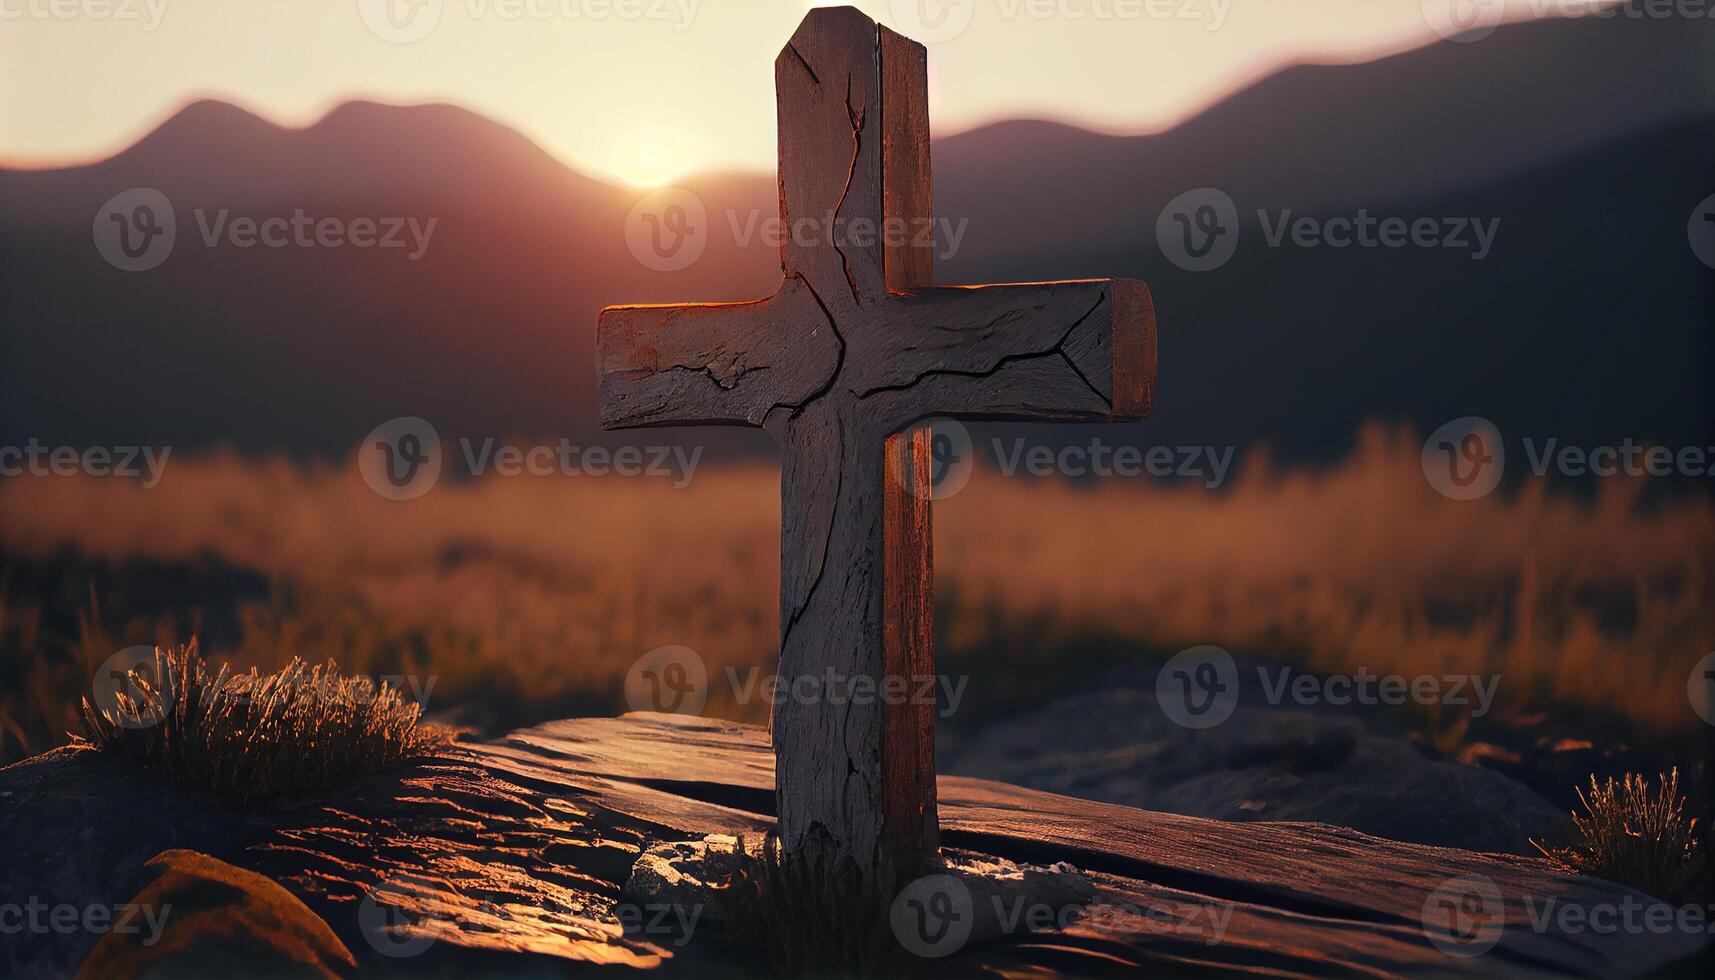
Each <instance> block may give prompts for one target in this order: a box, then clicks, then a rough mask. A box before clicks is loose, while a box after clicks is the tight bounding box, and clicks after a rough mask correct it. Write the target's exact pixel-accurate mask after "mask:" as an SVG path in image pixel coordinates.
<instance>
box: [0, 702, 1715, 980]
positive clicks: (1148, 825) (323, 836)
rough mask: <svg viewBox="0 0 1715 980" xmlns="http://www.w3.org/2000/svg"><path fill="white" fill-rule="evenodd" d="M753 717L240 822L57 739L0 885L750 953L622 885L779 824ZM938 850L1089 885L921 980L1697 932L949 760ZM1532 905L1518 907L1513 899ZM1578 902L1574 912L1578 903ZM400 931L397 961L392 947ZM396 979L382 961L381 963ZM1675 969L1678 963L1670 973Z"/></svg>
mask: <svg viewBox="0 0 1715 980" xmlns="http://www.w3.org/2000/svg"><path fill="white" fill-rule="evenodd" d="M774 765H775V758H774V753H773V752H772V750H771V747H770V744H769V736H768V733H767V732H766V731H765V730H763V729H761V728H757V727H753V726H747V725H740V724H735V723H729V722H723V721H718V720H711V719H704V718H697V717H690V716H678V715H657V714H634V715H627V716H625V717H622V718H591V719H572V720H566V721H558V722H552V723H549V724H545V725H540V726H537V727H534V728H530V729H524V730H520V731H517V732H514V733H513V734H511V735H509V736H507V737H506V738H503V739H500V740H498V741H496V742H494V743H490V744H485V745H464V746H459V747H457V748H455V749H452V750H449V751H448V752H447V753H445V754H444V756H442V757H440V758H436V759H432V760H427V761H425V762H423V763H421V764H418V765H414V766H409V767H405V768H402V769H398V770H394V771H390V772H384V773H378V774H375V775H373V776H369V777H366V778H364V779H362V780H360V781H358V782H356V783H353V784H351V785H349V786H347V787H345V788H343V789H340V790H338V791H336V792H334V793H332V794H330V795H328V796H325V797H321V798H317V799H312V800H306V801H302V802H299V803H296V804H293V805H290V806H283V807H279V808H276V809H275V810H272V811H270V812H267V813H263V814H248V815H247V814H243V813H239V812H237V811H233V810H231V809H228V808H225V807H222V806H220V805H219V804H216V803H214V802H213V801H209V800H206V799H203V798H201V797H198V796H196V795H195V794H185V793H174V792H171V791H169V790H167V789H166V788H164V787H163V786H162V785H161V784H160V783H159V782H157V781H155V780H154V779H152V778H150V777H147V776H143V775H140V774H138V773H136V772H134V771H130V770H127V769H125V768H124V767H123V766H121V765H119V764H117V762H116V760H114V759H113V758H112V757H110V756H105V755H103V754H101V753H97V752H93V751H87V750H73V749H60V750H56V751H54V752H50V753H47V754H45V755H42V756H37V757H36V758H33V759H30V760H26V761H24V762H21V763H18V764H16V765H13V766H11V767H8V768H6V769H0V799H3V800H4V801H5V803H4V805H0V835H3V837H4V839H5V840H6V841H7V842H8V844H9V847H8V850H7V853H6V856H5V858H4V860H3V862H0V868H3V871H4V874H3V875H0V877H3V878H4V879H5V881H6V882H7V884H8V888H9V889H10V890H11V892H10V894H12V895H15V896H26V895H34V896H41V897H42V898H43V900H44V901H51V902H69V903H72V904H74V905H107V906H113V905H116V904H119V903H124V902H127V901H129V900H130V899H131V898H132V896H133V895H134V894H135V893H136V887H137V877H138V871H139V869H140V868H141V866H142V865H143V863H144V862H145V861H147V860H148V859H149V858H151V857H153V856H154V855H155V854H157V853H159V852H160V851H162V850H165V849H168V848H175V847H187V848H194V849H196V850H199V851H203V852H205V853H210V854H213V855H214V856H216V857H219V858H221V859H222V860H226V861H229V862H230V863H233V864H237V865H239V866H241V867H245V868H248V869H250V870H253V871H257V872H260V873H262V874H265V875H268V876H269V877H271V878H273V879H275V880H276V881H279V882H280V883H281V884H283V885H284V886H286V887H287V888H288V889H289V890H290V891H292V892H293V893H294V894H295V895H297V896H298V897H299V898H300V899H302V900H303V901H304V902H305V903H306V904H307V905H308V906H309V907H310V908H311V909H312V910H313V911H315V912H316V913H317V914H318V915H320V916H322V917H323V919H325V920H326V921H327V923H328V924H329V926H331V927H332V928H333V930H334V931H335V933H336V934H337V935H339V936H340V938H341V940H342V941H343V942H344V943H345V944H346V946H347V947H348V948H350V949H351V951H352V952H353V953H354V954H356V955H357V957H358V960H359V963H360V967H361V968H362V969H364V970H371V969H373V970H377V971H380V972H382V973H383V974H384V975H391V974H392V973H396V972H398V971H400V970H404V971H405V972H408V973H413V974H417V973H424V974H432V975H450V974H452V973H454V972H464V973H468V974H469V975H473V976H488V975H507V976H514V975H542V976H551V975H552V976H557V975H565V974H566V973H568V972H569V971H570V970H571V969H572V968H574V967H577V966H580V965H581V966H589V967H601V968H603V969H605V970H607V971H608V972H612V968H614V967H621V968H632V969H649V970H655V971H657V972H661V973H666V974H673V973H674V972H677V973H681V974H684V975H687V976H699V977H702V976H722V975H728V976H739V975H746V974H747V973H749V972H750V971H748V970H747V969H746V965H745V964H744V963H743V962H742V961H740V960H738V959H737V958H736V956H735V953H734V950H733V949H731V948H730V947H728V946H725V945H723V944H722V941H721V937H720V935H719V934H718V931H716V930H710V929H704V930H701V931H698V932H697V933H696V934H695V935H694V936H692V937H691V939H692V941H691V942H688V943H685V944H680V943H679V942H678V941H677V937H673V938H669V937H666V936H662V935H658V934H638V933H636V932H632V933H628V932H627V931H626V930H625V929H623V928H622V927H621V920H620V918H619V915H620V911H621V908H622V906H623V903H624V902H625V899H624V897H623V896H622V894H621V885H622V884H623V883H624V882H625V880H626V879H627V877H628V875H629V873H630V869H631V865H632V862H633V860H634V859H635V858H636V857H637V855H638V854H639V853H640V851H641V849H642V848H643V847H644V846H646V845H647V844H648V843H650V842H652V841H655V840H691V839H697V838H700V837H702V836H704V835H707V834H711V833H728V834H758V833H761V832H763V831H765V830H767V829H769V828H771V827H773V826H774V824H775V810H774V806H775V794H774V792H773V786H774ZM940 806H941V816H942V820H943V825H944V834H945V837H946V844H947V845H948V846H951V847H956V848H961V849H966V850H970V851H974V852H978V853H980V854H985V855H991V856H995V857H1001V858H1006V859H1009V860H1013V861H1024V862H1030V863H1035V864H1046V863H1052V862H1055V861H1067V862H1070V863H1071V864H1073V865H1074V866H1076V867H1077V868H1079V869H1080V870H1081V871H1082V872H1083V873H1085V874H1086V875H1087V876H1089V878H1090V879H1091V881H1092V882H1093V883H1094V884H1095V885H1096V887H1097V892H1098V895H1097V897H1098V900H1099V902H1101V903H1103V904H1099V905H1097V906H1094V907H1092V908H1090V909H1088V910H1086V911H1085V912H1084V913H1082V914H1080V915H1079V916H1077V917H1076V919H1075V921H1072V922H1071V923H1070V925H1069V926H1067V927H1066V928H1063V929H1060V928H1057V929H1054V930H1052V931H1047V932H1038V933H1035V934H1032V935H1029V936H1026V937H1023V938H1022V939H1019V940H1014V941H1010V942H1006V943H1001V944H997V945H986V946H973V947H970V948H967V949H965V950H963V951H962V952H960V954H959V955H958V956H957V957H954V958H952V959H950V960H943V961H939V963H938V964H937V967H936V968H935V970H934V972H935V974H936V975H946V976H964V975H978V974H983V975H995V974H1000V975H1029V976H1055V975H1089V974H1092V973H1101V974H1104V975H1106V974H1111V973H1113V972H1116V971H1120V970H1124V969H1126V968H1128V967H1135V968H1140V969H1148V970H1149V971H1150V972H1151V973H1154V974H1160V973H1162V972H1164V971H1165V972H1167V973H1169V974H1171V975H1181V974H1183V973H1184V972H1185V969H1186V968H1188V967H1192V966H1197V967H1203V968H1207V969H1208V970H1211V971H1213V973H1214V975H1222V976H1225V975H1238V974H1243V975H1258V976H1262V975H1267V976H1330V975H1345V976H1360V975H1361V976H1372V977H1396V976H1423V975H1442V976H1455V975H1457V976H1508V977H1510V976H1536V975H1554V976H1565V975H1575V976H1598V977H1605V976H1631V975H1642V974H1647V973H1651V972H1652V971H1655V970H1658V969H1659V968H1661V967H1663V966H1664V965H1666V964H1670V963H1673V962H1675V961H1677V960H1680V959H1682V958H1684V957H1687V956H1691V955H1694V954H1696V953H1697V952H1698V951H1699V950H1700V949H1702V948H1703V947H1704V946H1705V944H1706V943H1707V942H1708V937H1707V935H1705V934H1703V933H1702V932H1700V931H1677V930H1674V931H1668V932H1637V931H1632V932H1627V931H1625V930H1620V931H1611V932H1601V931H1597V930H1594V929H1570V930H1569V929H1566V928H1563V927H1562V925H1561V923H1565V922H1570V921H1574V920H1573V918H1571V917H1567V916H1563V915H1554V916H1547V917H1546V918H1543V914H1542V912H1541V910H1542V909H1543V908H1544V907H1545V906H1546V905H1547V903H1549V902H1553V903H1554V907H1555V908H1556V909H1559V910H1565V909H1576V910H1578V912H1579V914H1580V915H1587V914H1588V912H1589V911H1590V910H1592V909H1595V908H1598V907H1609V908H1613V907H1620V906H1624V905H1626V904H1627V903H1631V904H1632V905H1634V906H1635V907H1637V908H1639V909H1640V910H1642V911H1640V913H1639V914H1640V916H1647V915H1650V914H1653V913H1650V912H1649V911H1648V910H1650V909H1662V910H1665V909H1666V907H1665V906H1661V905H1660V903H1657V902H1655V901H1654V900H1653V899H1649V898H1647V897H1645V896H1642V895H1640V894H1638V893H1636V892H1632V891H1629V890H1627V889H1625V888H1622V887H1620V886H1618V885H1614V884H1611V883H1608V882H1604V881H1600V880H1597V879H1593V878H1585V877H1578V876H1568V875H1565V874H1562V873H1559V872H1556V871H1555V870H1554V869H1552V868H1551V867H1550V865H1549V864H1548V863H1547V862H1546V861H1543V860H1540V859H1534V858H1525V857H1515V856H1510V855H1496V854H1476V853H1472V852H1468V851H1460V850H1456V849H1452V848H1440V847H1429V846H1425V845H1421V844H1407V843H1399V842H1395V841H1388V840H1383V839H1380V838H1375V837H1369V836H1366V835H1364V834H1360V833H1357V832H1356V831H1351V830H1347V829H1344V828H1339V827H1331V826H1327V825H1323V824H1309V823H1276V822H1268V821H1258V822H1251V823H1225V822H1221V821H1215V820H1206V819H1202V818H1197V817H1183V816H1175V815H1171V814H1163V813H1153V812H1150V811H1146V810H1134V809H1131V808H1128V807H1122V806H1114V805H1111V804H1103V803H1094V802H1089V801H1085V800H1076V799H1071V798H1068V797H1064V796H1058V795H1055V794H1051V793H1043V792H1038V791H1034V790H1026V789H1021V788H1018V787H1014V786H1008V785H1006V784H1003V783H996V782H991V781H987V780H980V779H966V778H961V777H957V776H942V777H940ZM1465 875H1482V876H1484V877H1486V878H1488V879H1490V880H1491V881H1493V882H1494V884H1495V886H1496V888H1497V889H1498V891H1499V893H1500V895H1501V896H1502V899H1503V901H1504V921H1503V922H1502V924H1501V926H1502V928H1501V931H1500V933H1499V935H1498V940H1497V942H1496V944H1495V946H1494V948H1493V949H1492V950H1490V951H1488V952H1486V953H1484V954H1482V955H1478V956H1470V957H1455V956H1450V955H1447V954H1446V953H1444V952H1442V951H1441V950H1439V949H1437V948H1436V947H1435V945H1434V944H1433V943H1431V942H1430V941H1429V940H1428V938H1427V937H1426V935H1425V932H1424V929H1423V927H1422V924H1421V923H1422V919H1421V916H1422V911H1423V907H1424V904H1425V902H1426V901H1427V900H1428V899H1429V897H1430V896H1431V895H1432V894H1433V893H1434V890H1435V889H1436V888H1437V887H1439V886H1440V885H1441V884H1442V883H1443V882H1446V881H1448V880H1450V879H1453V878H1456V877H1460V876H1465ZM1533 906H1534V908H1535V909H1536V910H1537V911H1536V915H1537V916H1538V917H1539V918H1543V925H1542V926H1541V927H1536V926H1533V924H1532V907H1533ZM1578 921H1583V920H1578ZM94 939H95V937H94V936H93V935H92V934H87V933H84V932H82V931H74V932H72V933H69V934H58V933H42V934H28V933H27V934H24V935H21V936H13V937H10V938H9V940H8V941H7V942H6V943H0V974H5V975H8V976H20V977H36V976H43V977H51V976H65V975H69V974H70V973H71V972H73V971H74V970H75V968H76V965H77V964H78V963H79V962H80V961H81V959H82V956H83V955H84V954H86V953H87V951H88V948H89V947H90V945H92V944H93V942H94ZM405 951H410V953H411V955H410V956H409V957H408V958H400V957H398V956H397V955H395V954H398V953H401V952H405ZM388 971H391V972H388ZM1685 975H1691V974H1689V973H1687V974H1685Z"/></svg>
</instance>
